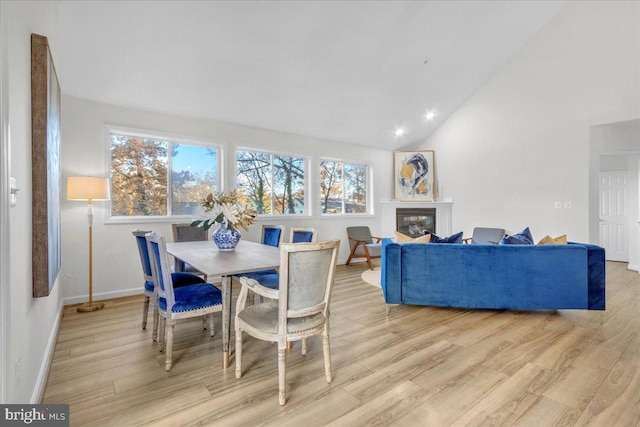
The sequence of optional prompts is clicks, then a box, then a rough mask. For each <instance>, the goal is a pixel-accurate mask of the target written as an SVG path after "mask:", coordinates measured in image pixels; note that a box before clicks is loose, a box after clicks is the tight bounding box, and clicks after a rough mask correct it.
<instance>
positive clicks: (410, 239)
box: [396, 231, 431, 243]
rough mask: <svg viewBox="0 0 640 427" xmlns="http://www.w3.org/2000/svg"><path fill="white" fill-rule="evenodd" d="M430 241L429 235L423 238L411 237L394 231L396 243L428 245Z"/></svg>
mask: <svg viewBox="0 0 640 427" xmlns="http://www.w3.org/2000/svg"><path fill="white" fill-rule="evenodd" d="M430 241H431V234H425V235H424V236H420V237H416V238H415V239H414V238H413V237H410V236H407V235H406V234H403V233H400V232H399V231H396V242H398V243H429V242H430Z"/></svg>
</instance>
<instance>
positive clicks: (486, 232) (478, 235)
mask: <svg viewBox="0 0 640 427" xmlns="http://www.w3.org/2000/svg"><path fill="white" fill-rule="evenodd" d="M503 237H504V228H484V227H476V228H474V229H473V236H472V238H471V244H473V245H490V244H496V243H498V242H500V240H502V238H503Z"/></svg>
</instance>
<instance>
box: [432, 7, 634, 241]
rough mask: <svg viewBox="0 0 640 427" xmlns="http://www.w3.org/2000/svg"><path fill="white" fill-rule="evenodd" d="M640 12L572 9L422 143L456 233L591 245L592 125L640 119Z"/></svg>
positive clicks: (592, 8) (544, 31) (554, 22)
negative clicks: (525, 234)
mask: <svg viewBox="0 0 640 427" xmlns="http://www.w3.org/2000/svg"><path fill="white" fill-rule="evenodd" d="M639 14H640V4H639V3H638V2H613V1H611V2H572V3H570V4H568V5H567V7H566V8H565V9H563V10H562V11H561V12H560V13H559V14H558V15H557V16H556V17H555V18H554V19H553V20H552V21H551V22H550V23H549V24H548V25H547V26H546V27H545V28H543V29H542V30H541V31H540V32H539V33H538V34H537V35H536V36H535V37H534V38H533V39H532V40H531V42H530V43H529V44H527V45H526V46H525V47H524V48H523V49H522V50H521V51H520V52H518V54H517V55H516V56H515V57H514V58H513V60H512V61H511V62H509V63H508V64H507V65H506V66H504V67H503V68H502V69H501V70H499V71H498V72H497V73H496V74H495V75H493V76H492V77H491V78H490V79H489V80H488V81H487V82H486V83H485V84H484V85H483V86H482V87H481V88H480V89H479V90H478V92H477V93H475V94H474V95H473V96H471V97H470V98H469V100H468V101H467V102H466V103H465V104H464V105H463V106H462V107H461V108H460V109H459V110H458V111H457V112H456V113H455V114H453V115H452V116H451V117H450V118H449V120H448V121H447V122H446V123H445V124H444V125H443V126H442V127H441V128H440V129H438V131H436V132H435V133H434V134H433V135H432V136H431V137H430V138H429V139H427V141H425V143H423V144H422V147H423V148H426V149H434V150H435V154H436V165H437V166H436V170H437V173H438V179H439V181H440V185H441V187H442V188H443V190H444V191H443V192H444V194H443V196H444V197H453V199H454V201H455V210H454V218H453V229H454V231H456V230H464V232H465V234H466V235H470V234H471V232H472V230H473V227H475V226H501V227H504V228H506V229H507V230H508V231H510V232H517V231H519V230H521V229H522V228H523V227H525V226H530V228H531V231H532V233H533V236H534V238H535V239H540V238H541V237H543V236H544V235H545V234H550V235H552V236H557V235H560V234H565V233H566V234H567V235H568V237H569V239H570V240H573V241H584V242H587V241H589V203H590V198H589V174H590V170H589V167H590V166H589V164H590V161H589V160H590V154H589V153H590V151H589V139H590V126H592V125H595V124H600V123H609V122H615V121H622V120H629V119H634V118H638V117H640V21H639V20H638V16H639ZM555 201H562V202H565V201H569V202H571V206H572V207H571V208H570V209H565V208H562V209H554V202H555ZM563 206H564V204H563Z"/></svg>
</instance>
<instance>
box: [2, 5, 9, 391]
mask: <svg viewBox="0 0 640 427" xmlns="http://www.w3.org/2000/svg"><path fill="white" fill-rule="evenodd" d="M7 25H8V19H7V3H6V2H0V236H2V238H0V403H6V402H7V401H8V394H7V393H8V387H9V383H8V376H9V375H7V374H8V373H9V370H8V363H9V361H8V355H9V330H10V326H11V325H10V317H9V309H10V308H9V307H10V304H9V301H10V296H11V295H10V289H9V282H10V279H11V274H10V268H11V265H10V264H11V258H10V256H9V247H10V242H11V235H10V227H9V223H10V217H9V209H10V203H9V197H10V194H11V191H10V189H9V176H10V175H11V171H10V166H11V164H10V163H11V162H10V154H11V151H10V140H9V83H8V79H9V73H8V69H7V66H8V52H9V50H8V46H7V36H8V31H7Z"/></svg>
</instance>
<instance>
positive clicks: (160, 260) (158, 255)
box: [145, 233, 175, 313]
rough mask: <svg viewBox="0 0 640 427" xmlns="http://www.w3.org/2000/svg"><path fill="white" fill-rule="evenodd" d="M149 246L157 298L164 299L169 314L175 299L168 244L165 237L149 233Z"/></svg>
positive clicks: (147, 235) (147, 236)
mask: <svg viewBox="0 0 640 427" xmlns="http://www.w3.org/2000/svg"><path fill="white" fill-rule="evenodd" d="M145 238H146V239H147V245H148V248H149V254H151V256H150V259H151V271H152V272H153V283H154V284H155V289H156V292H157V298H158V299H160V298H164V299H165V301H166V303H167V313H169V312H171V309H172V307H173V304H175V297H174V294H173V280H172V279H171V271H170V269H169V257H168V255H167V244H166V242H165V240H164V237H163V236H159V235H157V234H156V233H147V234H146V236H145Z"/></svg>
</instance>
